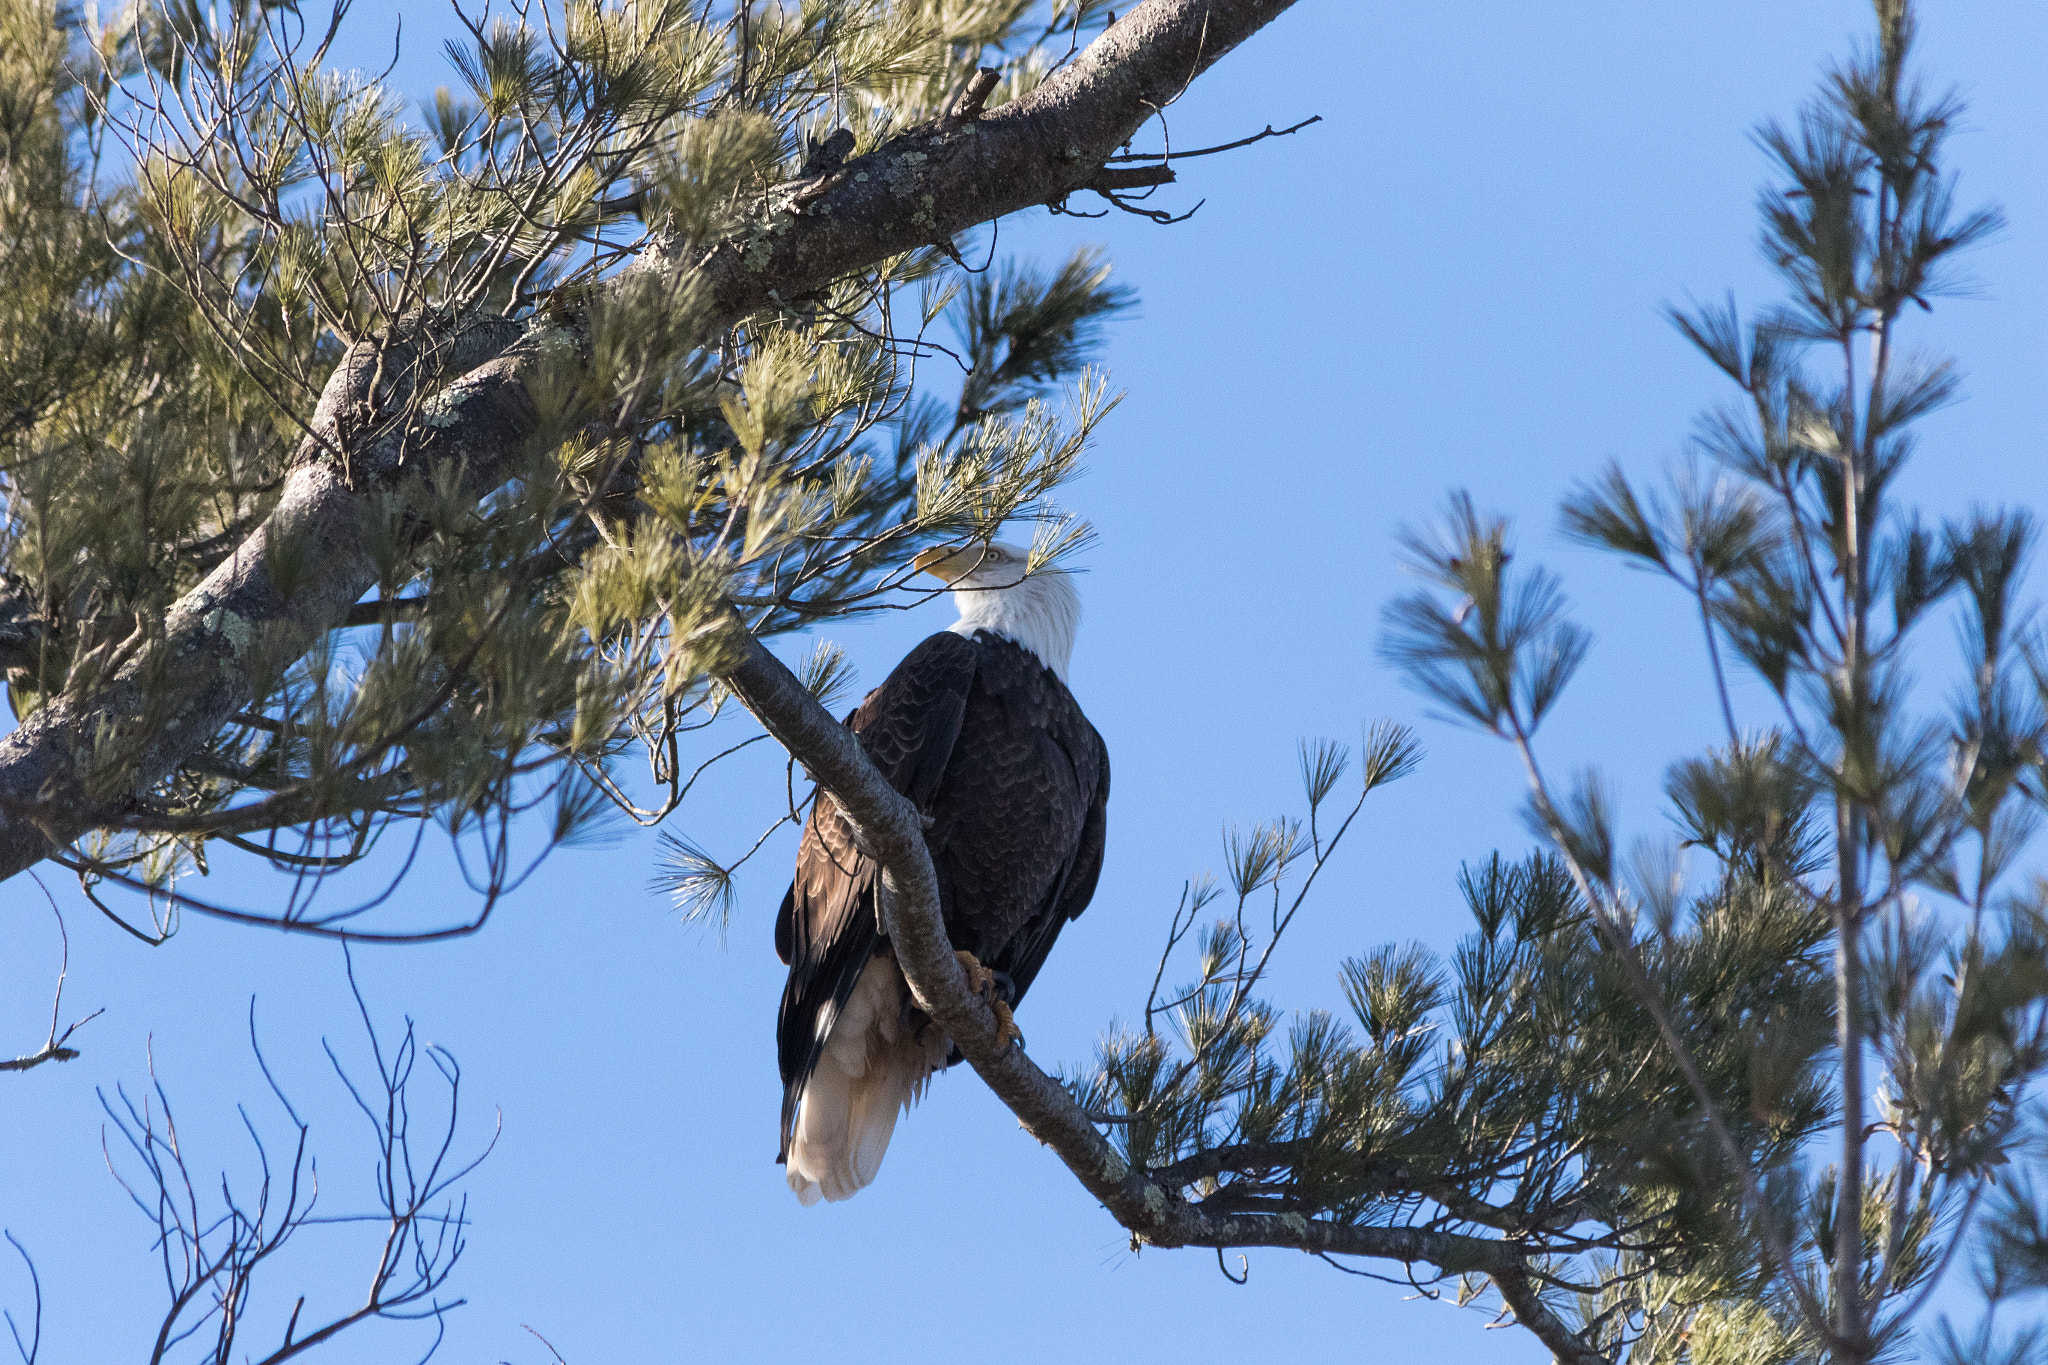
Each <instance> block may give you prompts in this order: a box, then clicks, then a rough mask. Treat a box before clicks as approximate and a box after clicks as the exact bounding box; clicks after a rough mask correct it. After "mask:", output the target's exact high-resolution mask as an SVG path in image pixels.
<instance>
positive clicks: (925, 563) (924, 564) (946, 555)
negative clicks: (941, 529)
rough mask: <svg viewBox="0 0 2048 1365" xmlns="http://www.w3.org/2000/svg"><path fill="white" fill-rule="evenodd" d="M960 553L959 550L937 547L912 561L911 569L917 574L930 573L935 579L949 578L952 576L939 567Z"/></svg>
mask: <svg viewBox="0 0 2048 1365" xmlns="http://www.w3.org/2000/svg"><path fill="white" fill-rule="evenodd" d="M958 553H959V551H958V550H949V549H946V548H945V547H943V546H937V547H934V548H932V549H929V550H926V551H924V552H923V553H922V554H920V555H918V557H917V558H915V559H913V560H911V561H910V567H911V570H912V571H913V572H915V573H928V574H930V575H931V576H932V577H934V578H948V577H950V576H951V575H949V574H947V573H946V572H945V571H944V570H942V569H941V568H940V567H939V566H940V565H941V564H944V563H945V562H946V561H947V560H949V559H951V558H952V557H953V556H954V555H956V554H958Z"/></svg>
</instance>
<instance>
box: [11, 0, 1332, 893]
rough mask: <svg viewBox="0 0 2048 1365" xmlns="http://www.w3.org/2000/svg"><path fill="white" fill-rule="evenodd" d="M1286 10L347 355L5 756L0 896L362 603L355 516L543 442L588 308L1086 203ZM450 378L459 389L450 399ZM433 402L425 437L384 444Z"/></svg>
mask: <svg viewBox="0 0 2048 1365" xmlns="http://www.w3.org/2000/svg"><path fill="white" fill-rule="evenodd" d="M1291 3H1292V0H1145V3H1143V4H1141V5H1139V6H1137V7H1136V8H1135V9H1133V10H1132V11H1131V12H1130V13H1129V14H1127V15H1125V16H1124V17H1123V19H1122V20H1121V21H1120V22H1119V23H1117V24H1116V25H1115V26H1114V27H1112V28H1111V29H1109V30H1108V31H1107V32H1105V33H1104V34H1103V35H1102V36H1101V37H1100V38H1098V39H1097V40H1096V41H1095V42H1094V43H1093V44H1091V45H1090V46H1089V47H1088V49H1087V50H1086V51H1085V52H1083V53H1082V54H1081V55H1080V57H1078V58H1077V59H1076V60H1075V61H1073V62H1071V63H1069V64H1068V65H1067V66H1066V67H1064V68H1063V69H1062V70H1060V71H1059V72H1058V73H1056V74H1055V75H1054V76H1053V77H1052V78H1051V79H1050V80H1048V81H1046V82H1045V83H1044V84H1043V85H1041V86H1039V87H1038V88H1037V89H1036V90H1034V91H1032V92H1031V93H1030V94H1028V95H1026V96H1024V97H1023V98H1021V99H1018V100H1016V101H1014V102H1012V103H1010V104H1008V105H1005V106H1004V107H1002V108H1000V109H997V110H995V111H994V112H993V113H987V114H983V115H982V116H981V117H979V118H975V119H972V120H971V121H967V122H963V123H962V124H960V125H959V126H956V127H945V126H943V125H938V124H935V125H930V126H926V127H924V128H918V129H912V130H910V131H908V132H906V133H904V134H903V135H901V136H899V137H896V138H893V139H891V140H890V141H889V142H887V143H885V144H884V145H882V146H881V147H879V148H877V149H876V150H875V151H873V152H871V153H869V154H868V155H867V156H864V157H861V158H859V159H858V160H856V161H852V162H848V163H847V164H845V165H844V166H842V167H839V168H838V169H836V170H833V171H831V172H829V173H828V174H826V175H824V176H823V177H822V178H821V179H818V180H816V181H813V182H810V183H807V184H805V185H804V186H803V187H802V188H801V189H800V190H798V191H797V192H796V193H793V194H791V193H784V194H780V195H777V196H773V197H772V201H771V203H770V204H769V205H768V206H767V207H766V208H765V209H764V210H762V211H761V212H760V213H758V214H757V215H756V216H755V217H754V218H753V219H751V220H749V221H748V222H746V223H744V224H742V225H741V227H740V228H739V229H738V230H736V231H735V232H733V233H732V234H731V235H729V236H728V237H726V238H725V239H723V240H721V241H719V242H717V243H716V244H714V245H712V246H711V247H710V248H709V249H707V250H698V249H693V248H690V247H687V246H685V245H683V244H680V243H676V242H673V241H665V242H661V243H658V244H657V245H655V246H653V247H650V248H649V250H648V252H647V253H645V254H644V255H643V257H642V258H641V260H640V261H638V262H636V263H635V266H634V267H633V268H632V269H630V270H628V271H626V272H622V274H621V275H620V276H619V277H617V278H616V279H614V280H612V281H610V282H608V283H607V284H606V285H605V286H603V287H602V289H601V290H600V291H599V293H598V294H597V295H595V296H594V297H592V298H591V299H589V300H587V301H586V311H584V312H583V313H582V314H580V315H578V316H576V317H573V318H570V319H568V320H567V321H563V320H560V319H554V320H550V319H536V320H535V322H534V323H533V324H531V325H529V326H527V327H525V328H523V329H522V328H520V327H518V326H516V325H513V324H508V323H504V322H489V323H482V324H473V323H469V322H459V321H455V320H450V319H446V318H438V317H434V316H431V315H423V316H422V318H421V319H420V320H418V321H417V322H415V323H413V324H410V332H409V333H407V334H402V335H397V336H393V337H385V338H380V339H378V340H377V341H374V342H365V343H362V344H360V345H358V346H357V347H355V348H354V349H353V350H352V351H351V352H350V354H349V356H348V357H347V358H346V359H345V360H344V362H343V363H342V365H341V366H340V367H339V368H338V369H337V370H336V372H335V374H334V376H333V378H332V379H331V380H330V381H329V382H328V385H327V388H326V391H325V392H324V393H323V394H322V396H321V400H320V405H319V409H318V411H317V413H316V414H315V418H314V422H313V432H312V434H311V435H310V436H309V437H308V438H307V440H306V442H305V443H304V444H303V446H302V447H301V450H300V452H299V455H298V459H297V462H296V465H295V468H294V470H293V472H292V474H291V476H290V477H289V478H288V480H287V481H286V484H285V488H284V492H283V495H282V498H281V501H280V502H279V504H278V507H277V509H276V510H275V511H274V512H273V513H272V514H271V516H270V517H269V518H268V519H267V520H266V521H265V523H264V524H263V526H262V527H260V528H259V529H258V530H257V531H256V533H255V534H253V535H252V536H250V537H249V538H248V539H247V540H246V541H244V542H243V543H242V544H241V545H240V546H238V547H237V548H236V550H235V551H234V553H233V554H231V555H230V556H229V557H228V558H227V559H226V560H225V561H223V562H222V563H221V564H220V565H219V566H218V567H217V568H216V569H215V570H214V571H213V572H212V573H211V574H209V575H208V576H207V578H206V579H205V581H204V582H202V583H201V584H200V586H199V587H198V588H197V589H195V590H194V591H193V592H191V593H190V594H188V595H187V596H186V597H185V598H184V599H183V600H181V601H180V602H178V603H177V604H176V606H175V607H174V608H173V609H172V611H171V613H170V615H169V618H168V620H167V622H166V624H165V629H164V631H163V634H162V637H161V638H159V639H155V640H151V641H149V642H147V643H146V644H144V645H143V646H142V647H141V648H139V649H138V650H137V651H136V652H135V654H134V656H133V657H132V658H131V659H130V660H129V661H128V663H127V664H126V665H125V666H124V667H123V668H122V669H121V670H120V672H119V673H118V674H117V675H116V676H115V677H114V678H113V679H112V680H110V681H109V682H107V683H106V684H104V685H103V686H100V687H98V688H95V689H94V690H93V691H92V692H90V693H89V694H87V695H85V696H82V697H63V698H57V699H53V700H52V701H50V702H49V703H48V704H46V705H45V706H43V707H42V708H40V709H39V710H38V711H36V712H35V713H34V714H33V715H31V716H30V717H29V718H28V719H27V720H26V721H24V722H23V723H22V724H21V726H20V727H19V728H17V729H16V730H15V731H14V732H13V733H12V734H10V735H8V736H7V737H6V738H5V739H4V740H0V878H4V877H8V876H12V875H13V874H15V873H17V872H19V871H21V870H22V869H23V868H26V867H29V866H31V865H32V864H34V863H35V862H37V861H39V860H40V859H42V858H44V857H46V856H48V855H49V853H50V852H51V850H52V849H53V848H54V847H56V846H58V845H61V844H64V843H67V842H69V841H70V840H71V839H73V838H76V837H77V836H78V835H79V834H81V833H83V832H84V831H85V830H87V829H90V828H92V827H93V826H94V824H95V823H96V817H98V816H100V815H101V814H102V813H103V812H105V811H106V810H108V809H109V808H110V807H111V806H112V805H113V804H114V803H116V802H118V801H119V800H121V799H124V798H126V797H128V796H131V795H133V794H134V793H136V792H137V791H139V790H141V789H142V788H144V787H147V786H148V785H149V784H150V783H152V782H154V781H156V780H158V779H160V778H161V777H163V776H164V775H165V774H167V773H169V772H170V771H171V770H172V769H173V768H175V767H176V766H177V764H178V763H179V762H180V761H181V760H182V759H183V758H184V757H185V756H186V755H188V754H190V753H192V752H193V751H194V750H196V749H197V748H198V747H199V746H200V745H201V744H203V743H204V742H205V740H206V739H207V737H208V736H210V735H212V734H214V733H215V732H216V731H218V730H219V728H220V727H221V726H222V725H223V724H225V723H226V722H227V720H228V718H229V717H230V716H232V715H233V714H234V713H235V712H237V711H239V710H241V709H242V708H243V707H244V706H246V705H248V704H249V703H250V702H251V701H252V700H253V699H254V698H255V697H256V695H257V693H258V691H259V689H260V687H261V686H262V685H263V680H264V679H266V678H268V677H272V676H275V674H276V673H277V671H278V670H279V669H280V668H282V667H283V666H284V665H285V664H286V663H288V662H289V661H290V660H292V659H294V658H296V657H298V656H299V655H300V654H302V653H303V652H304V651H305V650H306V649H307V648H309V647H310V646H311V645H312V644H313V643H314V642H315V641H316V640H317V639H318V638H319V637H320V636H321V635H322V634H324V633H325V632H327V631H329V630H331V629H333V628H334V627H335V626H337V625H339V624H341V623H342V622H344V621H345V620H346V619H347V617H348V612H349V608H350V607H352V606H353V605H354V604H355V603H356V601H357V600H358V599H360V598H361V597H362V596H363V595H364V594H365V593H366V592H368V591H369V590H370V589H371V588H372V587H374V586H375V584H376V582H377V573H376V568H375V562H374V557H373V555H372V554H371V553H370V529H369V524H368V523H369V518H367V517H366V516H365V511H366V508H367V506H368V502H367V497H368V495H369V494H370V493H371V492H373V491H374V490H375V489H376V488H378V487H380V486H384V485H388V484H390V483H391V482H393V481H394V480H396V479H398V478H399V477H401V476H404V475H408V474H411V473H414V472H423V471H424V472H432V471H433V470H434V469H436V468H459V469H461V470H462V472H463V475H464V485H465V488H466V489H467V490H468V491H469V492H471V493H472V494H474V495H475V496H478V497H481V496H482V495H483V494H484V493H486V492H488V491H489V490H490V489H492V488H494V487H496V486H498V485H499V484H500V483H502V482H503V481H504V479H505V478H507V477H508V476H509V474H510V471H511V470H512V469H513V468H514V467H515V465H516V463H517V462H518V461H519V460H520V459H521V458H522V456H523V455H524V454H525V453H526V451H527V448H528V446H529V445H530V443H531V442H532V441H533V439H534V438H535V437H536V436H537V435H538V434H539V432H540V430H541V426H542V421H541V413H540V406H539V404H537V403H536V401H535V397H534V393H533V391H532V388H531V385H532V383H533V381H535V380H536V379H538V378H539V377H540V376H541V375H542V374H543V372H544V371H545V369H546V368H547V367H548V366H550V365H552V364H556V363H559V357H561V356H562V355H564V354H565V353H566V354H569V355H571V356H574V355H579V354H580V355H586V356H587V354H588V348H589V342H590V334H589V333H590V327H589V318H590V311H591V310H600V309H602V307H603V306H604V304H605V302H606V301H607V299H608V298H611V297H619V296H622V295H623V294H624V293H625V291H628V290H644V289H646V288H648V287H649V285H650V283H652V285H653V286H654V287H655V288H658V289H663V290H667V291H670V294H671V296H672V297H673V298H674V299H675V300H676V302H677V304H678V306H679V307H680V306H682V304H683V301H684V300H686V299H687V300H688V303H689V306H690V308H691V310H692V312H693V314H694V316H695V317H696V320H697V325H698V326H699V328H700V329H701V331H702V334H703V335H707V336H708V335H711V334H713V333H715V332H716V331H718V330H719V329H721V328H723V327H726V326H729V325H731V324H732V323H733V322H735V321H737V320H739V319H741V318H744V317H746V316H748V315H749V314H751V313H754V312H757V311H759V310H760V309H762V308H764V307H769V306H771V305H773V304H775V303H776V302H777V301H779V300H784V299H793V298H798V297H801V296H803V295H805V294H807V293H810V292H812V291H814V290H817V289H819V288H821V287H823V286H825V285H827V284H829V283H830V282H832V281H833V280H835V279H839V278H841V277H843V276H845V275H848V274H850V273H854V272H857V271H860V270H863V269H866V268H868V267H870V266H872V265H874V264H876V263H878V262H880V261H882V260H885V259H887V258H889V257H891V256H895V255H898V254H901V253H903V252H906V251H911V250H915V249H917V248H919V247H923V246H927V245H932V244H936V243H941V242H948V241H950V240H951V239H952V237H953V236H955V235H956V234H958V233H960V232H962V231H965V230H966V229H968V228H970V227H973V226H975V225H977V224H980V223H984V222H988V221H990V220H992V219H995V218H998V217H1001V216H1002V215H1004V214H1007V213H1014V212H1016V211H1017V210H1019V209H1023V208H1027V207H1029V206H1031V205H1033V204H1044V203H1056V202H1058V201H1059V200H1061V199H1062V198H1064V197H1065V196H1066V195H1068V194H1071V193H1072V192H1074V191H1075V190H1077V189H1080V188H1082V187H1083V186H1085V185H1086V184H1087V183H1088V181H1089V180H1091V179H1093V178H1094V177H1095V175H1096V174H1097V172H1098V171H1099V170H1100V169H1101V167H1102V165H1103V163H1104V161H1105V160H1106V159H1107V158H1108V157H1109V156H1110V155H1111V154H1112V153H1114V152H1115V151H1116V150H1117V148H1118V147H1119V146H1121V145H1123V144H1124V143H1125V142H1126V141H1127V140H1128V139H1129V138H1130V137H1131V135H1132V134H1133V133H1135V132H1136V131H1137V130H1138V128H1139V127H1140V126H1141V125H1142V124H1143V123H1144V121H1145V120H1146V119H1147V118H1149V117H1150V116H1151V115H1152V114H1153V113H1154V112H1155V111H1156V110H1158V109H1160V108H1162V107H1164V106H1165V105H1167V104H1169V103H1170V102H1172V101H1173V100H1174V99H1176V98H1178V97H1179V95H1180V94H1181V92H1182V91H1183V90H1185V89H1186V88H1187V85H1188V83H1189V82H1191V81H1193V80H1194V79H1195V78H1196V77H1197V76H1199V75H1201V73H1202V72H1204V71H1205V70H1207V69H1208V68H1209V67H1210V66H1211V65H1213V64H1214V63H1215V62H1216V61H1217V60H1218V59H1219V58H1221V57H1222V56H1224V55H1225V54H1226V53H1228V52H1230V51H1231V50H1232V49H1233V48H1235V47H1236V46H1237V45H1238V44H1239V43H1241V42H1243V41H1244V40H1245V39H1246V38H1248V37H1250V36H1251V35H1252V34H1253V33H1255V32H1257V31H1258V30H1259V29H1260V28H1262V27H1263V26H1264V25H1265V24H1267V23H1268V22H1270V21H1271V20H1272V19H1273V18H1275V17H1276V16H1277V15H1279V14H1280V13H1281V12H1282V11H1283V10H1285V9H1287V8H1288V6H1289V5H1290V4H1291ZM451 379H452V382H448V381H449V380H451ZM436 388H438V389H439V392H438V393H437V394H436V396H435V397H434V398H433V400H432V401H431V402H430V403H429V405H428V412H429V415H428V417H427V421H426V424H425V425H424V426H423V427H415V428H413V429H411V430H392V429H390V428H392V427H393V426H394V425H395V422H394V419H397V418H404V417H405V416H406V414H408V413H409V412H411V410H412V406H413V403H414V401H415V400H416V398H417V395H418V394H420V393H422V392H431V391H433V390H435V389H436Z"/></svg>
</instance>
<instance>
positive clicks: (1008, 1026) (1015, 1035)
mask: <svg viewBox="0 0 2048 1365" xmlns="http://www.w3.org/2000/svg"><path fill="white" fill-rule="evenodd" d="M988 1009H989V1013H991V1014H993V1015H994V1016H995V1017H996V1051H998V1052H1008V1051H1009V1050H1010V1045H1011V1044H1012V1043H1016V1044H1022V1043H1023V1041H1024V1031H1023V1030H1022V1029H1020V1028H1018V1027H1017V1016H1016V1015H1015V1014H1013V1013H1011V1011H1010V1007H1009V1006H1008V1005H1006V1004H1004V1003H1003V1002H1002V1001H1000V1000H991V1001H989V1002H988Z"/></svg>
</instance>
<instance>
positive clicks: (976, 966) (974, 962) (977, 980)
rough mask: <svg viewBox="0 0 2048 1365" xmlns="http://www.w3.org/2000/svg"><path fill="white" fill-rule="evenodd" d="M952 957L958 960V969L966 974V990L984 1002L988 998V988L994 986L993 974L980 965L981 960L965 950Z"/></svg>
mask: <svg viewBox="0 0 2048 1365" xmlns="http://www.w3.org/2000/svg"><path fill="white" fill-rule="evenodd" d="M953 956H954V957H955V958H957V959H959V962H960V969H961V970H962V971H964V972H966V973H967V989H968V990H970V991H973V992H974V993H975V994H976V995H978V996H980V997H982V998H983V999H984V1000H986V999H988V998H989V987H990V986H992V985H994V984H995V973H994V972H991V971H990V970H989V969H988V968H986V967H984V966H982V965H981V959H980V958H978V957H976V956H975V955H974V954H973V953H970V952H968V951H967V950H966V949H964V948H963V949H961V950H959V951H958V952H956V953H954V954H953Z"/></svg>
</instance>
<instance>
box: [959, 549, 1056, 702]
mask: <svg viewBox="0 0 2048 1365" xmlns="http://www.w3.org/2000/svg"><path fill="white" fill-rule="evenodd" d="M953 600H954V601H955V602H957V603H958V604H959V606H960V619H959V620H957V621H955V622H954V623H953V625H952V627H951V629H952V631H953V633H954V634H955V635H965V636H967V637H968V638H969V639H972V638H973V637H974V632H975V631H977V630H985V631H987V632H988V633H989V634H991V635H1000V636H1001V637H1002V638H1003V639H1005V640H1013V641H1015V642H1016V643H1018V644H1020V645H1022V646H1023V647H1024V648H1025V649H1028V650H1030V651H1031V652H1032V653H1033V654H1035V655H1037V656H1038V661H1039V662H1040V663H1042V664H1044V665H1045V666H1046V667H1047V668H1049V669H1051V670H1052V671H1053V676H1054V677H1056V678H1058V679H1059V680H1060V681H1061V682H1063V683H1064V682H1065V681H1066V680H1067V661H1068V660H1069V659H1071V658H1072V657H1073V654H1074V632H1075V631H1077V630H1078V629H1080V626H1081V594H1080V593H1078V592H1076V591H1074V581H1073V579H1071V578H1069V577H1068V576H1067V575H1066V573H1064V572H1063V571H1061V570H1059V569H1040V570H1039V571H1038V572H1037V573H1034V574H1032V575H1031V577H1029V578H1027V579H1025V580H1024V581H1023V582H1021V583H1018V584H1016V585H1014V586H1012V587H1007V588H965V587H962V588H955V589H954V590H953Z"/></svg>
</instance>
